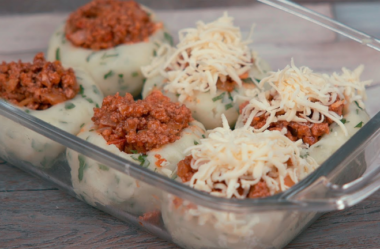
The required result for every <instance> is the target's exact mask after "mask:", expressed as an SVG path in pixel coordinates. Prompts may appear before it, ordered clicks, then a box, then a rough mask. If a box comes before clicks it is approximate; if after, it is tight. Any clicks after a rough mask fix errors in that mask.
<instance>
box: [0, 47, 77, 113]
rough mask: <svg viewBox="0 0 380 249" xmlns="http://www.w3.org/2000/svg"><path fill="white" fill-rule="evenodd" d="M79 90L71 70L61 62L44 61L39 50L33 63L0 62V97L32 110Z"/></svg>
mask: <svg viewBox="0 0 380 249" xmlns="http://www.w3.org/2000/svg"><path fill="white" fill-rule="evenodd" d="M78 92H79V86H78V84H77V81H76V78H75V74H74V71H73V70H72V69H71V68H70V69H67V70H65V69H64V68H63V67H62V65H61V62H59V61H55V62H48V61H46V60H45V58H44V55H43V53H38V54H37V55H36V56H35V57H34V61H33V63H32V64H31V63H23V62H21V61H19V62H11V63H6V62H3V63H2V64H1V65H0V98H3V99H6V100H8V101H9V102H11V103H12V104H14V105H17V106H21V107H26V108H29V109H32V110H45V109H47V108H49V107H51V106H53V105H56V104H59V103H62V102H65V101H67V100H69V99H72V98H74V97H75V96H76V94H77V93H78Z"/></svg>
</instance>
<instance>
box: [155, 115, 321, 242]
mask: <svg viewBox="0 0 380 249" xmlns="http://www.w3.org/2000/svg"><path fill="white" fill-rule="evenodd" d="M302 149H303V146H302V142H301V141H298V142H292V141H291V140H290V139H288V138H287V137H285V136H284V135H283V133H281V132H279V131H265V132H263V133H254V132H253V131H252V130H250V129H249V128H248V127H243V128H240V129H235V130H234V131H231V130H230V129H229V127H228V125H227V120H225V119H224V122H223V128H222V127H220V128H216V129H214V130H213V131H209V136H208V137H207V138H206V139H202V140H201V143H200V144H199V145H195V146H193V147H191V148H189V149H188V150H187V152H188V154H189V155H190V156H191V158H192V159H191V164H190V165H191V166H190V165H188V166H186V167H189V166H190V167H191V169H187V170H184V169H185V167H184V164H186V160H184V161H183V162H181V163H179V164H178V176H179V177H181V179H182V181H184V180H186V181H185V182H184V184H186V185H188V186H190V187H192V188H195V189H197V190H201V191H204V192H207V193H209V194H210V195H212V196H219V197H224V198H237V199H246V198H259V197H265V196H269V195H273V194H276V193H278V192H282V191H284V190H286V189H288V188H289V187H291V186H292V184H294V183H297V182H298V181H300V180H301V179H303V178H304V177H305V176H306V175H308V174H309V173H311V172H312V171H313V170H314V169H315V168H316V167H317V164H316V162H315V161H314V160H313V158H312V157H307V158H304V157H301V151H302ZM186 171H187V172H188V171H190V172H192V176H191V179H190V180H188V181H187V179H188V178H187V177H188V173H186V174H183V172H186ZM165 198H166V199H164V201H163V202H162V206H163V207H162V217H163V220H164V223H165V226H166V228H167V229H168V231H169V232H170V234H171V236H172V238H173V240H174V241H175V242H176V243H178V244H179V245H181V246H183V247H185V248H252V247H253V248H272V247H278V245H282V244H283V243H284V241H283V240H284V239H286V238H281V239H280V240H279V241H275V240H273V234H281V231H282V230H283V229H293V230H295V231H296V230H297V229H299V227H298V225H297V223H302V219H304V218H305V217H304V216H302V215H299V213H297V212H286V211H272V212H265V211H263V212H252V213H245V214H244V213H243V214H237V213H233V212H223V211H215V210H213V209H209V208H206V207H203V206H200V205H196V204H194V203H191V202H189V201H186V200H182V199H180V198H178V197H175V196H172V195H170V194H166V195H165ZM282 224H284V225H282Z"/></svg>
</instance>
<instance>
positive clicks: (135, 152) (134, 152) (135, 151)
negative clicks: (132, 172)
mask: <svg viewBox="0 0 380 249" xmlns="http://www.w3.org/2000/svg"><path fill="white" fill-rule="evenodd" d="M131 152H132V154H138V153H139V152H138V151H137V150H131Z"/></svg>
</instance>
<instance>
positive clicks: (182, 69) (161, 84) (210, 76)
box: [141, 13, 270, 129]
mask: <svg viewBox="0 0 380 249" xmlns="http://www.w3.org/2000/svg"><path fill="white" fill-rule="evenodd" d="M251 35H252V33H251V34H250V35H249V37H248V38H247V39H244V38H243V37H242V35H241V32H240V29H239V27H236V26H234V23H233V18H232V17H230V16H228V15H227V13H225V14H224V15H223V16H222V17H220V18H218V19H217V20H215V21H213V22H210V23H204V22H202V21H199V22H197V24H196V27H195V28H187V29H183V30H181V31H179V43H178V44H177V46H176V47H169V46H167V45H164V46H160V47H159V48H158V49H157V53H156V56H155V57H154V58H153V60H152V62H151V63H150V64H149V65H147V66H144V67H142V69H141V70H142V72H143V74H144V76H145V77H146V78H147V80H146V82H145V84H144V88H143V93H142V95H143V98H144V97H146V96H147V95H148V94H149V93H150V92H151V91H152V90H153V89H159V90H161V91H162V92H163V93H164V94H165V95H167V96H170V98H171V99H172V100H173V101H178V102H180V103H183V104H185V105H186V106H187V107H188V108H189V109H190V110H191V111H192V114H193V117H194V118H195V119H197V120H198V121H200V122H201V123H203V124H204V126H205V127H206V128H207V129H213V128H215V127H219V126H221V125H222V120H221V118H220V117H221V114H224V115H226V116H227V118H228V121H229V123H230V125H231V126H233V125H234V124H235V122H236V120H237V117H238V110H239V104H241V103H242V101H243V100H244V99H249V98H252V97H254V96H256V95H257V94H258V92H259V89H258V88H257V87H256V85H257V84H258V83H259V82H260V80H261V79H262V78H264V77H265V76H266V75H267V72H268V71H269V70H270V68H269V65H268V63H266V62H265V61H264V60H262V59H261V58H260V57H259V56H258V55H257V53H256V52H255V51H253V50H252V49H251V48H250V47H249V46H248V45H249V44H250V43H251V42H252V40H251Z"/></svg>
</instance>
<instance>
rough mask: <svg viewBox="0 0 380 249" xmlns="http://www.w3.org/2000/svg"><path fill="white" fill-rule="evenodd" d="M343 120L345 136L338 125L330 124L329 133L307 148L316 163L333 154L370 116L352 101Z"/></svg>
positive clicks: (320, 162)
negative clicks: (346, 133)
mask: <svg viewBox="0 0 380 249" xmlns="http://www.w3.org/2000/svg"><path fill="white" fill-rule="evenodd" d="M344 120H345V121H344V126H345V127H346V129H347V132H348V135H347V136H345V134H344V132H343V130H342V129H341V128H340V127H339V125H337V124H332V125H331V126H330V134H326V135H324V136H323V137H322V138H321V140H319V141H318V142H317V143H315V144H313V145H312V146H310V148H309V149H308V153H309V155H310V156H312V157H313V158H314V159H315V160H316V161H317V163H318V164H322V163H323V162H324V161H326V159H327V158H329V157H330V156H331V155H332V154H334V152H335V151H337V150H338V149H339V148H340V147H341V146H342V145H343V144H344V143H345V142H347V141H348V140H349V139H350V138H351V137H352V136H353V135H354V134H355V133H356V132H357V131H358V130H359V129H360V128H361V127H362V126H364V125H365V124H366V123H367V122H368V121H369V120H370V117H369V115H368V113H367V112H366V111H365V110H364V109H362V108H361V107H359V106H358V105H357V104H356V103H355V102H354V103H351V104H350V105H349V106H348V108H347V110H346V113H345V115H344Z"/></svg>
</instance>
